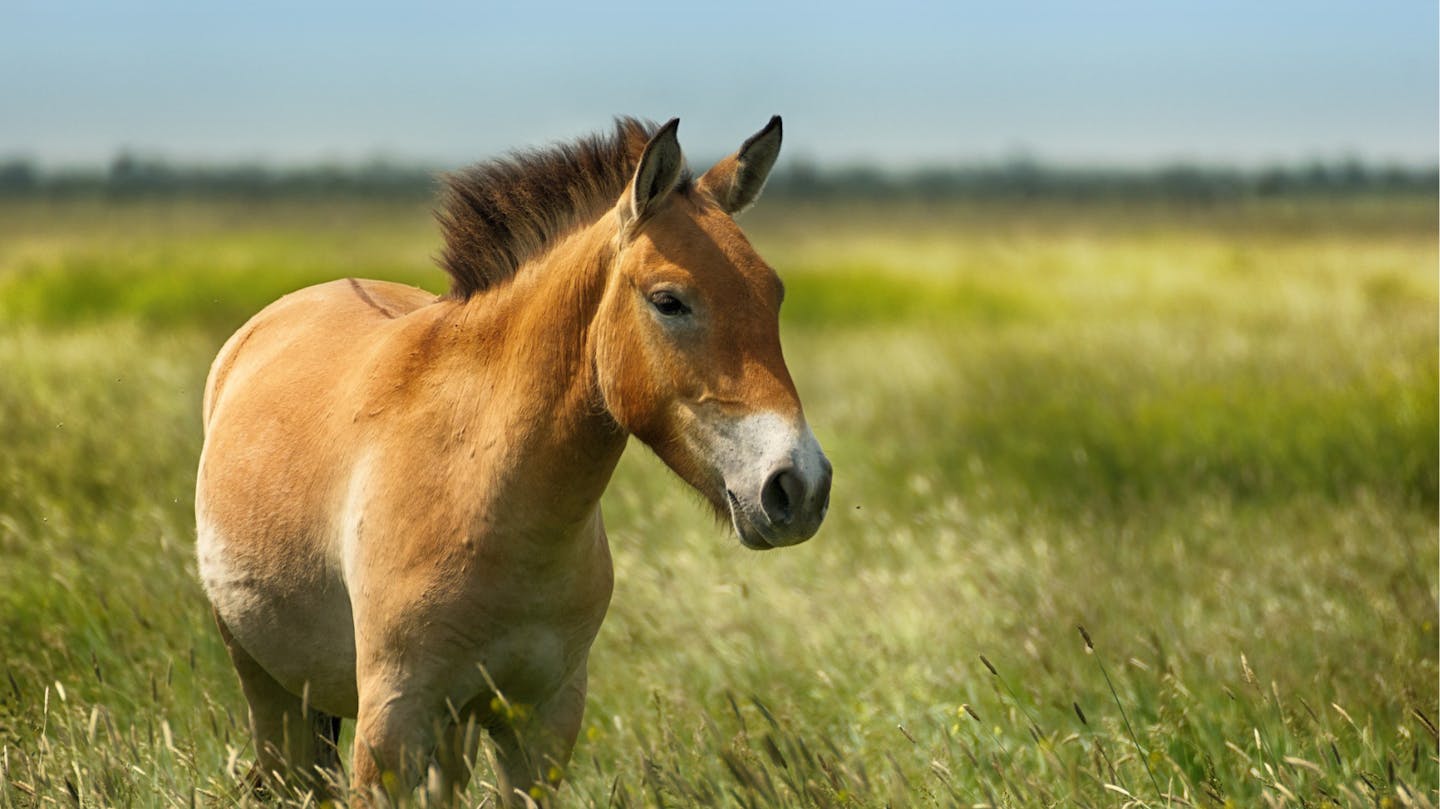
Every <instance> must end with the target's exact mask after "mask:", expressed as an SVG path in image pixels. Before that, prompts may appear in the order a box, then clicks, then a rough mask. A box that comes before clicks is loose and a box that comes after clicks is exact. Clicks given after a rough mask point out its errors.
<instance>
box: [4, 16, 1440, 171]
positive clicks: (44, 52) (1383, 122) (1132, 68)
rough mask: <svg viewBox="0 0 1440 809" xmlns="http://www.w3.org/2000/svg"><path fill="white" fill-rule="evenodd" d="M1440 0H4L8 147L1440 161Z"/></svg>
mask: <svg viewBox="0 0 1440 809" xmlns="http://www.w3.org/2000/svg"><path fill="white" fill-rule="evenodd" d="M1437 95H1440V89H1437V10H1436V3H1434V2H1429V1H1422V0H1413V2H1410V1H1406V2H1400V1H1396V0H1377V1H1376V2H1328V1H1327V0H1320V1H1319V2H1315V0H1311V2H1297V1H1296V0H1249V1H1248V2H1233V1H1231V0H1216V1H1211V2H1199V1H1198V0H1197V1H1196V2H1181V1H1179V0H1149V2H1142V1H1141V0H1115V2H1108V1H1107V0H1088V2H1067V3H1061V2H1038V1H1037V2H1026V1H1024V0H1021V1H1018V2H988V3H983V4H978V3H977V4H972V3H961V2H934V3H912V2H908V1H907V0H897V1H896V2H887V3H875V4H849V3H843V2H830V3H809V4H799V3H795V4H786V3H780V2H752V1H751V0H740V1H739V2H726V3H707V4H682V3H674V2H672V3H648V4H647V3H624V2H618V1H617V2H603V1H602V2H586V3H557V4H545V3H538V2H536V3H525V4H494V3H440V2H413V3H406V4H403V6H402V5H400V4H391V5H383V4H374V3H366V2H345V3H340V2H314V3H303V2H294V3H281V2H269V1H268V0H261V1H260V2H250V3H244V4H240V3H212V2H193V0H192V2H184V3H179V2H176V3H107V2H96V1H95V0H73V1H70V0H60V1H59V2H57V1H56V0H46V1H45V2H38V1H36V0H18V2H17V0H0V155H23V156H28V157H32V158H35V159H39V160H41V161H42V162H44V163H46V164H49V165H64V164H74V163H89V164H99V163H103V162H105V161H106V160H108V159H109V157H110V156H111V155H113V154H114V153H115V152H116V150H118V149H120V148H129V149H133V150H136V151H139V152H142V153H146V154H157V155H165V156H169V157H172V158H175V159H180V160H186V161H220V162H237V161H249V160H263V161H269V162H277V163H299V162H309V161H314V160H333V161H357V160H366V159H370V158H373V157H377V156H385V157H389V158H392V159H397V160H402V161H409V162H419V163H427V164H438V165H453V164H456V163H460V162H465V161H468V160H473V159H477V158H480V157H483V156H487V155H491V154H494V153H496V152H499V151H503V150H506V149H509V148H513V147H516V146H522V145H535V144H543V143H545V142H548V141H552V140H555V139H559V138H565V137H570V136H572V135H575V134H578V133H581V132H586V131H590V130H593V129H596V128H598V127H600V126H604V125H605V124H606V122H607V121H608V120H609V118H610V117H611V116H612V115H614V114H617V113H630V114H637V115H642V116H646V117H651V118H656V119H662V120H663V119H665V118H669V117H671V116H679V117H680V118H681V121H682V123H681V130H680V131H681V142H682V143H683V144H684V145H685V147H686V149H687V150H688V151H689V152H690V153H691V154H692V155H701V156H710V155H717V154H719V153H722V152H725V151H729V150H731V149H733V148H734V147H735V146H736V145H738V143H739V142H740V140H742V139H743V138H744V137H745V136H747V135H748V134H750V133H751V132H753V131H754V130H755V129H757V128H758V127H760V126H761V125H762V124H763V123H764V122H765V120H766V119H767V118H768V117H769V116H770V115H771V114H773V113H781V114H783V115H784V116H785V124H786V150H787V154H788V156H790V157H792V158H793V157H795V156H804V157H807V158H809V159H812V160H816V161H819V162H822V163H832V164H833V163H848V162H857V161H866V162H875V163H880V164H883V165H889V166H913V165H919V164H937V163H939V164H945V163H956V162H968V161H975V160H999V159H1005V158H1007V157H1011V156H1014V155H1016V154H1028V155H1033V156H1036V157H1039V158H1041V159H1045V160H1053V161H1057V162H1065V163H1099V164H1106V165H1151V164H1155V163H1163V162H1171V161H1176V160H1190V161H1198V162H1203V163H1238V164H1243V165H1254V164H1260V163H1267V162H1272V161H1297V160H1306V159H1312V158H1325V159H1332V158H1338V157H1342V156H1346V155H1355V156H1360V157H1363V158H1366V159H1373V160H1383V161H1403V162H1407V163H1421V164H1433V163H1434V162H1436V160H1437V137H1440V135H1437V117H1440V107H1437Z"/></svg>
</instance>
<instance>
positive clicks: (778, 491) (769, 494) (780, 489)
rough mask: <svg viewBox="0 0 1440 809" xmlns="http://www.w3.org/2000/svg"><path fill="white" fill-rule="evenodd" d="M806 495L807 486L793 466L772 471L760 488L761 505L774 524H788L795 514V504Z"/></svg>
mask: <svg viewBox="0 0 1440 809" xmlns="http://www.w3.org/2000/svg"><path fill="white" fill-rule="evenodd" d="M804 496H805V486H804V484H802V483H801V482H800V476H799V475H797V474H795V469H794V468H793V467H789V466H785V467H781V468H780V469H777V470H775V471H774V472H771V473H770V477H769V479H767V480H766V481H765V486H764V487H763V488H762V489H761V490H760V505H761V507H763V508H764V509H765V516H766V517H768V518H769V519H770V523H771V524H772V525H788V524H789V523H790V521H791V519H792V518H793V517H794V516H795V504H796V503H799V502H800V500H801V499H802V498H803V497H804Z"/></svg>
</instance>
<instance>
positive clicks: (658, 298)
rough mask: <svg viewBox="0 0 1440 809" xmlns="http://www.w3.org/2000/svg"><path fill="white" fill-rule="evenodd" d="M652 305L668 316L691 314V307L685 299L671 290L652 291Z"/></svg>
mask: <svg viewBox="0 0 1440 809" xmlns="http://www.w3.org/2000/svg"><path fill="white" fill-rule="evenodd" d="M650 305H651V306H653V307H655V311H657V312H659V313H660V314H662V315H664V316H666V317H679V316H680V315H688V314H690V307H688V306H686V305H685V303H684V302H683V301H681V300H680V299H679V298H677V297H675V296H674V295H673V294H671V293H669V292H652V293H651V294H650Z"/></svg>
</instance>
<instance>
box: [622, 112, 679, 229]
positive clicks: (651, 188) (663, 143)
mask: <svg viewBox="0 0 1440 809" xmlns="http://www.w3.org/2000/svg"><path fill="white" fill-rule="evenodd" d="M679 127H680V119H679V118H671V119H670V121H669V122H668V123H666V124H665V125H664V126H662V127H660V129H659V130H657V131H656V132H655V135H654V136H653V137H651V138H650V142H649V143H647V144H645V151H644V152H642V153H641V154H640V165H638V166H636V167H635V176H634V177H632V178H631V179H630V190H629V193H627V194H626V195H625V200H624V202H623V204H622V205H621V206H620V219H621V226H622V227H630V226H631V225H633V224H635V223H636V222H639V221H641V220H643V219H644V218H645V217H647V216H649V215H650V214H652V213H654V212H655V210H656V209H657V208H659V207H660V204H661V203H662V202H664V201H665V198H666V197H668V196H670V192H671V191H674V190H675V185H676V184H677V183H678V182H679V181H680V173H681V172H682V171H683V170H684V169H685V157H684V156H683V155H682V154H681V153H680V141H679V140H678V139H677V138H676V137H675V131H676V130H677V129H679Z"/></svg>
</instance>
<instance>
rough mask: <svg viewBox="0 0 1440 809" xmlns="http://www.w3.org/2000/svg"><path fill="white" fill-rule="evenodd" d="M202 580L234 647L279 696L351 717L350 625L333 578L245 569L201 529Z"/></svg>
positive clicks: (346, 602) (339, 584)
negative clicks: (287, 694)
mask: <svg viewBox="0 0 1440 809" xmlns="http://www.w3.org/2000/svg"><path fill="white" fill-rule="evenodd" d="M197 549H198V561H199V570H200V579H201V581H202V583H203V584H204V586H205V591H206V593H207V594H208V595H209V597H210V603H211V604H212V605H213V606H214V607H215V610H216V612H217V613H218V614H219V616H220V619H221V620H222V621H224V622H225V626H226V629H228V630H229V632H230V634H231V635H232V636H233V638H234V639H235V641H236V642H237V643H238V644H239V646H240V647H241V648H242V649H243V650H244V651H245V652H246V653H247V654H249V655H250V657H251V658H253V659H254V660H255V662H256V663H258V664H259V665H260V667H261V668H263V669H264V670H265V671H266V673H268V674H269V675H270V676H271V677H272V678H273V679H274V680H275V681H276V682H278V683H279V684H280V685H281V686H282V687H284V688H285V690H287V691H289V692H290V693H292V694H295V695H297V696H301V697H306V698H307V699H308V701H309V704H310V705H311V706H313V707H314V708H316V709H318V710H320V711H323V712H325V713H328V714H332V715H335V716H345V717H354V716H355V712H356V709H357V706H358V703H359V700H358V698H357V694H356V686H355V626H354V620H353V618H352V615H351V609H350V596H349V593H348V592H347V591H346V589H345V584H344V582H343V580H341V578H340V577H339V575H338V574H336V573H331V572H328V571H324V570H314V571H289V575H285V576H276V575H274V574H273V573H272V572H269V571H265V572H261V571H256V570H251V569H247V568H246V567H245V566H244V564H243V563H241V562H239V561H238V560H237V559H236V558H235V557H234V556H233V555H231V554H227V553H226V552H225V548H224V543H223V540H220V539H219V537H218V536H217V535H216V534H215V532H214V531H212V530H207V527H206V526H203V525H202V526H200V531H199V542H198V547H197Z"/></svg>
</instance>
